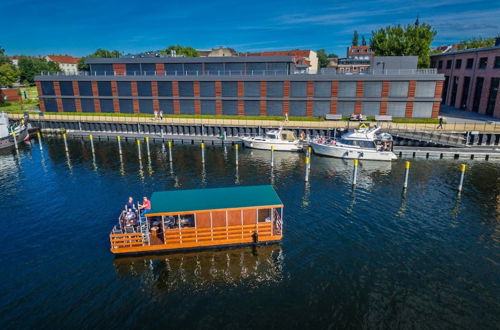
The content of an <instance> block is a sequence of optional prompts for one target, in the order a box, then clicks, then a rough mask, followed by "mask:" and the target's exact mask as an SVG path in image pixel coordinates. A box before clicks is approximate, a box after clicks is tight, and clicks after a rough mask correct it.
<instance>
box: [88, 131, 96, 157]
mask: <svg viewBox="0 0 500 330" xmlns="http://www.w3.org/2000/svg"><path fill="white" fill-rule="evenodd" d="M89 139H90V146H91V147H92V153H95V150H94V137H93V136H92V134H90V135H89Z"/></svg>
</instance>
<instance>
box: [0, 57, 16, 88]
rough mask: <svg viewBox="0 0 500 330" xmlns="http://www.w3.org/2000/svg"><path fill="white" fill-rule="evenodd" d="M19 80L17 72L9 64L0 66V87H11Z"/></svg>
mask: <svg viewBox="0 0 500 330" xmlns="http://www.w3.org/2000/svg"><path fill="white" fill-rule="evenodd" d="M17 79H19V71H17V70H16V69H15V68H14V66H13V65H12V64H10V63H4V64H1V65H0V87H12V85H13V84H14V83H15V82H16V81H17Z"/></svg>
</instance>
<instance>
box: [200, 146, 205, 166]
mask: <svg viewBox="0 0 500 330" xmlns="http://www.w3.org/2000/svg"><path fill="white" fill-rule="evenodd" d="M201 163H202V164H205V143H204V142H202V143H201Z"/></svg>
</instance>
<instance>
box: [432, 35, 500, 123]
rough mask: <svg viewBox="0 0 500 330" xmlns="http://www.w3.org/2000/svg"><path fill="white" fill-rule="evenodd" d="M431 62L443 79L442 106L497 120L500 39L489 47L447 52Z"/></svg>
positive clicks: (499, 110)
mask: <svg viewBox="0 0 500 330" xmlns="http://www.w3.org/2000/svg"><path fill="white" fill-rule="evenodd" d="M431 60H432V67H434V68H436V69H437V70H438V72H439V73H442V74H444V77H445V81H444V85H443V93H442V96H441V97H442V100H443V103H444V104H447V105H450V106H452V107H455V108H460V109H464V110H468V111H473V112H478V113H481V114H486V115H490V116H493V117H496V118H500V95H499V93H500V92H499V87H500V86H499V85H500V38H497V39H496V44H495V46H492V47H484V48H475V49H466V50H457V51H450V52H446V53H443V54H437V55H433V56H432V57H431Z"/></svg>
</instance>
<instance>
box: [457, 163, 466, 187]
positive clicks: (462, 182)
mask: <svg viewBox="0 0 500 330" xmlns="http://www.w3.org/2000/svg"><path fill="white" fill-rule="evenodd" d="M466 168H467V166H466V165H465V164H460V182H459V184H458V192H459V193H460V192H462V186H463V184H464V176H465V169H466Z"/></svg>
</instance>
